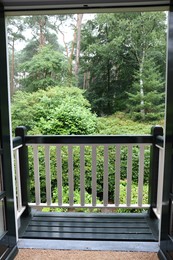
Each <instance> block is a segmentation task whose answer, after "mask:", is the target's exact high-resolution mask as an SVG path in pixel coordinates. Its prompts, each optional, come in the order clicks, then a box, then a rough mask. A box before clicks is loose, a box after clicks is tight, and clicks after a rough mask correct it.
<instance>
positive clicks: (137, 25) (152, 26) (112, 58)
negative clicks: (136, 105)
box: [81, 13, 166, 115]
mask: <svg viewBox="0 0 173 260" xmlns="http://www.w3.org/2000/svg"><path fill="white" fill-rule="evenodd" d="M165 34H166V29H165V13H128V14H127V13H126V14H124V13H119V14H98V15H96V17H95V19H94V20H93V21H88V22H87V24H86V25H85V28H84V30H83V32H82V57H83V63H82V73H83V75H84V79H85V82H86V75H90V78H89V85H88V87H87V91H86V94H87V96H88V98H89V100H90V103H91V104H92V108H93V110H94V111H96V112H97V113H98V114H111V113H113V112H115V111H117V110H122V109H123V110H126V109H128V108H129V105H128V103H129V96H128V94H127V92H131V93H133V91H134V88H133V86H134V84H133V82H134V75H135V74H136V71H138V72H139V73H138V80H139V85H138V87H139V92H140V96H141V100H140V107H141V111H140V113H141V115H142V114H143V115H144V110H143V105H144V99H145V97H144V95H145V93H144V86H143V85H144V82H143V73H145V72H144V63H145V61H147V59H149V57H152V60H153V62H156V64H158V60H160V62H162V64H164V63H165V59H162V60H161V59H159V56H162V57H164V53H165ZM160 53H162V54H163V55H160ZM163 67H164V65H162V68H163ZM160 70H161V69H160V68H158V70H157V71H158V72H160ZM162 75H163V73H162ZM135 80H136V79H135ZM87 84H88V83H87ZM83 85H84V84H83V82H82V81H81V87H82V86H83ZM119 100H121V101H120V102H119Z"/></svg>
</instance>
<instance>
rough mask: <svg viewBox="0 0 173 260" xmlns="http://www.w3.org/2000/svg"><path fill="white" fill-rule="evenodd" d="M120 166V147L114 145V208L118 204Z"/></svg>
mask: <svg viewBox="0 0 173 260" xmlns="http://www.w3.org/2000/svg"><path fill="white" fill-rule="evenodd" d="M120 165H121V145H119V144H117V145H116V158H115V198H114V203H115V206H117V207H118V206H119V203H120Z"/></svg>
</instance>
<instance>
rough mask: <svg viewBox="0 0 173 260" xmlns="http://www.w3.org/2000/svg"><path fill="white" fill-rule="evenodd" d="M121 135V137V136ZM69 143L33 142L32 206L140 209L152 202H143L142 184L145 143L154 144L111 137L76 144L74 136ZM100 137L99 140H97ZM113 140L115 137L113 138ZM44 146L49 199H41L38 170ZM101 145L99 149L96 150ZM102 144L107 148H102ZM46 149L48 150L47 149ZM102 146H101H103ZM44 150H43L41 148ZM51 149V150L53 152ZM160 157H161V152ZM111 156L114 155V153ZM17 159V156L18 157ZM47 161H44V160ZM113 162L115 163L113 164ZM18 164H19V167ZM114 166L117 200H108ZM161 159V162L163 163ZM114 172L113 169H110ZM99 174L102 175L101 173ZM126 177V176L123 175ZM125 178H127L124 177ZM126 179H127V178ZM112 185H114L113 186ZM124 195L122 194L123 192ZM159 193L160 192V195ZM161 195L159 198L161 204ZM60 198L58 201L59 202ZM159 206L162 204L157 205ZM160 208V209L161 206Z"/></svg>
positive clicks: (47, 197)
mask: <svg viewBox="0 0 173 260" xmlns="http://www.w3.org/2000/svg"><path fill="white" fill-rule="evenodd" d="M121 138H122V137H121ZM71 140H72V142H71V141H70V142H69V144H67V143H66V141H64V142H60V143H59V142H57V143H56V142H55V143H52V144H47V143H46V144H45V143H44V144H43V143H42V144H36V143H35V144H33V145H31V146H32V147H33V160H34V180H35V203H29V205H30V206H31V207H33V208H43V207H50V208H57V207H59V208H71V209H74V208H90V209H92V208H114V209H115V208H124V209H125V208H133V209H140V208H143V209H144V208H145V209H147V208H149V206H150V205H149V204H143V183H144V159H145V156H144V151H145V146H146V145H151V144H147V143H146V144H145V143H140V144H139V143H133V144H132V143H127V144H126V143H125V142H124V141H123V142H122V143H114V142H111V143H110V139H108V143H106V142H97V143H94V142H95V140H94V142H93V143H82V142H81V141H79V142H78V141H77V143H73V142H74V141H73V139H71ZM98 140H99V139H98ZM113 141H114V140H113ZM86 145H87V146H90V147H91V174H92V175H91V184H90V186H89V187H88V190H90V189H91V197H92V201H91V202H90V203H87V202H86V198H85V185H86V180H85V171H86V169H85V163H86V162H85V160H86V158H85V156H86V155H85V146H86ZM64 146H65V147H67V150H68V158H67V160H68V161H66V163H68V190H69V194H68V196H69V199H68V202H67V203H66V202H65V201H63V162H64V161H63V157H62V147H64ZM109 146H113V147H115V149H114V150H113V149H111V150H110V151H111V153H112V152H113V151H114V156H115V157H114V158H115V164H114V162H113V163H112V160H110V158H109V157H110V153H109ZM133 146H134V147H136V146H138V147H139V156H140V159H139V174H138V198H137V202H136V203H132V202H131V197H132V195H131V191H132V180H133V176H132V174H133V172H132V165H133V150H134V149H133ZM39 147H41V149H43V152H44V151H45V169H44V170H45V183H46V202H45V203H43V202H41V195H40V193H41V188H40V186H41V185H40V173H39V171H40V169H39V153H40V149H39ZM51 147H55V148H56V149H55V151H56V170H57V175H56V178H57V189H58V192H57V195H56V196H57V198H55V199H56V202H54V203H52V190H51V185H52V183H51V167H50V166H51V164H50V159H51V158H50V155H51V154H52V152H53V150H50V148H51ZM74 147H79V148H80V153H78V154H77V156H78V160H79V166H78V168H79V170H80V175H79V176H78V175H75V178H79V179H77V180H75V179H74V170H75V169H74V162H73V157H74V155H75V158H76V154H74V152H75V151H76V150H75V149H73V148H74ZM97 147H99V149H97ZM102 147H103V148H104V149H103V150H102ZM124 147H125V150H126V147H127V187H126V201H125V203H122V202H121V200H120V194H121V190H120V187H121V160H122V159H121V152H122V151H121V150H122V148H123V149H124ZM44 148H45V150H44ZM100 148H101V149H100ZM41 151H42V150H41ZM50 151H51V153H50ZM98 151H100V154H99V156H98V158H97V152H98ZM160 157H162V155H161V152H160ZM111 158H112V156H111ZM97 160H99V162H100V161H101V162H102V160H103V161H104V164H103V172H102V170H101V172H97V171H98V169H97V163H98V162H97ZM16 161H17V159H16ZM43 164H44V163H43ZM112 164H114V165H112ZM16 167H19V166H16ZM114 167H115V176H114V180H115V186H114V202H112V201H111V200H110V199H109V193H110V192H112V191H110V190H109V178H110V176H109V175H110V173H109V169H112V168H114ZM160 167H162V166H161V162H160V166H159V168H160ZM111 171H112V170H111ZM97 174H101V176H103V201H102V202H100V203H98V202H97V177H98V176H97ZM99 176H100V175H99ZM123 177H124V176H123ZM99 178H100V177H99ZM122 180H123V181H124V179H122ZM75 181H76V183H79V187H80V202H79V203H78V204H77V203H76V202H74V201H75V198H74V195H75V194H74V187H75ZM124 182H125V181H124ZM110 186H111V185H110ZM121 195H122V194H121ZM158 196H159V194H158ZM159 199H160V197H158V198H157V201H158V203H159ZM57 201H58V202H57ZM18 204H19V205H20V204H21V202H20V201H18ZM158 208H159V205H158ZM158 211H159V209H158Z"/></svg>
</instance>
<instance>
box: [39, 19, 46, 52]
mask: <svg viewBox="0 0 173 260" xmlns="http://www.w3.org/2000/svg"><path fill="white" fill-rule="evenodd" d="M45 25H46V19H45V18H44V17H43V18H40V20H39V27H40V37H39V43H40V47H43V46H44V45H45V42H46V37H45V35H44V27H45Z"/></svg>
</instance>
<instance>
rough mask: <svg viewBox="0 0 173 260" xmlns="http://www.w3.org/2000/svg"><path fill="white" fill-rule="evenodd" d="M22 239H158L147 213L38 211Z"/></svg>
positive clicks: (26, 227) (153, 224) (21, 236)
mask: <svg viewBox="0 0 173 260" xmlns="http://www.w3.org/2000/svg"><path fill="white" fill-rule="evenodd" d="M19 237H20V238H25V239H38V238H39V239H60V240H63V239H67V240H91V241H94V240H95V241H153V242H155V241H158V234H157V223H156V220H154V219H149V217H148V215H147V214H145V213H138V214H137V213H126V214H120V213H117V214H116V213H72V212H67V213H54V212H49V213H48V212H38V211H36V212H35V213H34V214H33V216H32V217H31V219H30V221H29V223H27V225H22V229H21V232H20V234H19Z"/></svg>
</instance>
